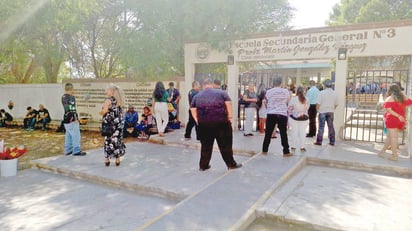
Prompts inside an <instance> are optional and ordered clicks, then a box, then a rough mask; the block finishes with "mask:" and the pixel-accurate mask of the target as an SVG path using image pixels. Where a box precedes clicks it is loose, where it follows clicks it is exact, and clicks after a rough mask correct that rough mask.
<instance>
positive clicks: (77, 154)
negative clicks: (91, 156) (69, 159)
mask: <svg viewBox="0 0 412 231" xmlns="http://www.w3.org/2000/svg"><path fill="white" fill-rule="evenodd" d="M86 154H87V153H86V152H82V151H80V152H77V153H74V154H73V156H85V155H86Z"/></svg>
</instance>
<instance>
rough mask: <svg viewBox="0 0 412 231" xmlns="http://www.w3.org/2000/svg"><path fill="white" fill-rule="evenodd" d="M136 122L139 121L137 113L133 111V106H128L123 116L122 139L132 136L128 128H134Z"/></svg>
mask: <svg viewBox="0 0 412 231" xmlns="http://www.w3.org/2000/svg"><path fill="white" fill-rule="evenodd" d="M137 121H139V116H138V115H137V112H136V111H135V110H134V107H133V105H129V109H128V110H127V112H126V113H125V115H124V129H123V131H124V132H123V137H128V136H130V135H132V134H133V131H132V132H129V131H128V129H129V128H133V129H134V128H135V127H136V124H137Z"/></svg>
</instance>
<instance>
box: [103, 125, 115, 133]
mask: <svg viewBox="0 0 412 231" xmlns="http://www.w3.org/2000/svg"><path fill="white" fill-rule="evenodd" d="M113 133H114V130H113V126H109V124H107V123H104V122H102V136H112V135H113Z"/></svg>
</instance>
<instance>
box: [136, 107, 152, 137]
mask: <svg viewBox="0 0 412 231" xmlns="http://www.w3.org/2000/svg"><path fill="white" fill-rule="evenodd" d="M152 127H153V115H152V112H151V111H150V108H149V107H148V106H145V107H144V108H143V114H142V120H141V121H140V123H138V124H137V125H136V127H135V129H136V133H137V134H139V133H140V134H141V137H146V138H148V137H149V136H148V135H149V129H150V128H152Z"/></svg>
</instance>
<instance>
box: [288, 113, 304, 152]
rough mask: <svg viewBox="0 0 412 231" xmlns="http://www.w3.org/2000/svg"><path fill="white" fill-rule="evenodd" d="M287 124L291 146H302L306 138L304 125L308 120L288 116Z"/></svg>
mask: <svg viewBox="0 0 412 231" xmlns="http://www.w3.org/2000/svg"><path fill="white" fill-rule="evenodd" d="M288 122H289V125H290V127H291V142H290V144H291V145H290V147H291V148H304V147H305V140H306V127H307V126H308V121H307V120H303V121H297V120H294V119H292V118H290V117H289V118H288Z"/></svg>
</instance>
